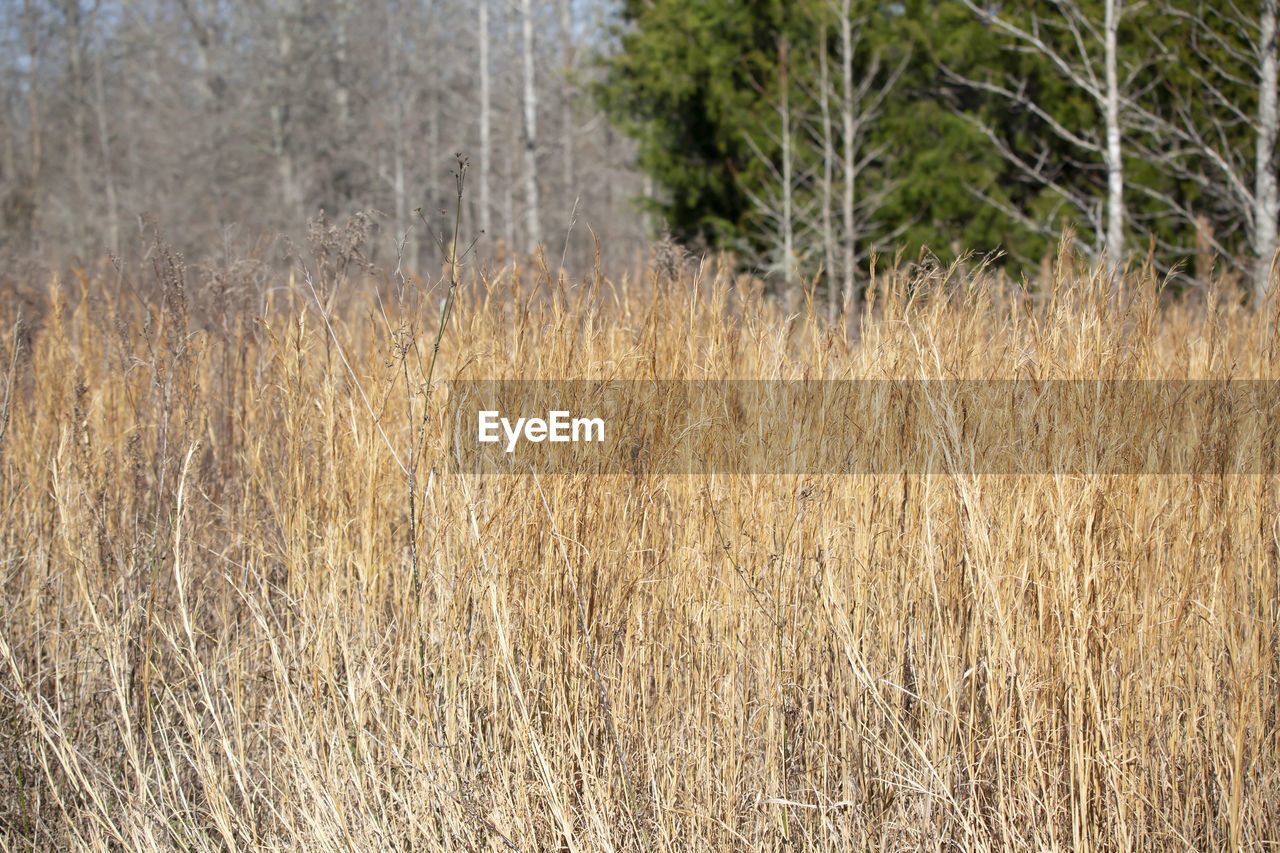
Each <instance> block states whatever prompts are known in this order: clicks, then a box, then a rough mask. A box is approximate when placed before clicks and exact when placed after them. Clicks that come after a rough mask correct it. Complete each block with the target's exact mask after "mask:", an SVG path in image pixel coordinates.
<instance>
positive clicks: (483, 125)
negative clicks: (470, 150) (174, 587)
mask: <svg viewBox="0 0 1280 853" xmlns="http://www.w3.org/2000/svg"><path fill="white" fill-rule="evenodd" d="M479 4H480V24H479V27H478V33H479V44H478V45H477V46H478V47H479V61H480V230H481V231H482V232H483V233H485V234H488V233H489V231H490V228H491V227H492V225H493V222H492V220H491V219H490V213H489V212H490V210H491V209H492V200H491V199H490V197H489V192H490V190H489V175H490V172H491V169H492V166H491V156H492V140H491V133H490V119H491V115H492V97H493V96H492V94H491V92H490V90H489V0H479Z"/></svg>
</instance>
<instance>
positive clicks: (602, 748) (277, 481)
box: [0, 253, 1280, 853]
mask: <svg viewBox="0 0 1280 853" xmlns="http://www.w3.org/2000/svg"><path fill="white" fill-rule="evenodd" d="M343 266H344V265H342V264H336V263H332V262H329V261H326V260H325V259H323V258H321V259H320V262H317V263H316V264H315V265H314V266H313V268H312V272H311V274H310V275H309V276H307V277H298V278H296V279H295V280H293V281H292V282H288V281H285V280H283V279H277V278H274V277H272V276H270V275H267V274H265V273H262V272H261V271H257V272H254V273H253V274H250V273H249V272H244V271H242V272H241V273H239V274H230V273H227V274H223V275H219V276H214V275H212V274H204V273H199V272H197V271H194V270H190V269H187V268H185V267H184V266H183V265H182V263H181V262H180V260H179V259H176V258H172V257H171V256H167V255H165V254H164V253H159V254H158V255H157V256H156V258H155V259H154V262H153V268H148V269H146V270H145V272H136V271H135V272H134V273H132V274H130V275H125V276H123V278H121V277H120V276H118V275H117V273H116V272H115V271H114V270H112V269H110V268H109V267H105V266H104V268H103V269H102V270H101V271H96V272H89V273H84V274H82V275H81V276H80V277H79V278H78V279H73V280H70V281H66V282H63V283H62V284H61V285H60V286H58V287H56V288H54V289H52V291H51V292H52V296H51V298H50V301H49V304H48V310H47V311H45V312H44V313H43V314H42V316H34V315H33V314H32V313H31V312H30V310H29V309H28V310H27V311H26V314H25V317H24V319H23V321H22V323H21V324H18V323H17V321H18V313H19V312H18V302H17V301H16V300H5V301H4V302H0V313H2V314H4V315H5V316H3V317H0V319H2V320H3V321H4V323H5V326H4V327H3V330H2V331H0V357H2V358H3V367H4V368H5V373H6V375H7V376H8V385H7V386H6V388H7V400H8V404H9V406H8V408H9V412H8V419H7V423H6V425H5V427H4V433H3V437H2V438H0V581H2V582H3V589H4V605H5V606H4V609H3V613H0V846H3V847H6V848H7V849H10V850H15V851H16V850H26V849H40V850H52V849H93V850H118V849H128V850H248V849H273V850H274V849H280V850H306V851H327V850H355V851H365V850H406V851H407V850H413V851H429V850H444V851H454V850H502V849H512V850H521V851H607V850H634V851H646V853H647V851H655V850H682V851H683V850H689V851H694V850H698V851H701V850H707V851H713V850H714V851H720V850H744V851H745V850H784V849H791V850H814V851H817V850H831V851H844V850H868V851H870V850H875V851H881V850H884V851H890V850H939V851H943V850H946V851H951V850H1013V851H1039V850H1117V851H1119V850H1227V849H1233V850H1245V849H1250V850H1257V851H1263V850H1275V849H1277V845H1278V844H1280V733H1278V729H1277V710H1278V708H1277V706H1278V704H1280V682H1278V678H1280V657H1278V649H1277V642H1278V637H1277V604H1278V602H1277V597H1278V584H1280V572H1278V560H1280V556H1278V551H1277V540H1278V537H1280V521H1278V519H1280V514H1278V513H1277V485H1278V480H1277V477H1276V476H1274V475H1270V476H1222V475H1219V474H1214V473H1213V472H1212V471H1211V470H1198V469H1196V468H1195V467H1194V466H1193V467H1192V469H1191V470H1187V471H1185V472H1183V473H1179V474H1173V475H1161V476H1113V477H1082V476H1067V475H1055V474H1044V475H1040V476H1023V477H1005V476H994V475H963V474H958V475H955V476H942V475H930V476H923V475H913V474H901V475H894V476H890V475H877V476H871V475H862V476H857V475H848V476H818V477H799V476H756V477H727V476H722V475H712V474H707V475H703V476H667V475H663V476H658V475H651V476H593V477H588V476H581V477H575V476H551V477H539V478H537V479H535V478H533V477H531V476H521V477H513V476H508V477H478V476H472V475H465V476H464V475H460V474H457V473H451V472H450V471H449V470H448V467H447V465H446V464H445V461H444V453H445V451H446V441H445V436H446V434H447V429H446V424H445V422H444V420H445V419H444V416H443V412H444V396H445V393H446V389H445V385H444V384H443V380H447V379H449V378H452V377H457V376H467V377H491V378H497V377H525V378H566V377H568V378H577V377H599V376H608V377H613V378H627V377H629V378H664V379H672V378H674V379H680V378H697V377H717V378H726V377H732V378H746V379H757V378H763V379H785V378H801V377H807V378H850V377H861V378H876V377H884V378H918V377H931V378H994V377H1000V378H1010V377H1017V378H1034V379H1065V378H1073V379H1074V378H1095V377H1097V378H1265V379H1272V378H1275V377H1276V376H1277V365H1278V364H1280V362H1278V361H1277V356H1278V355H1280V344H1278V339H1277V334H1278V333H1280V324H1278V321H1277V314H1276V313H1275V312H1274V311H1268V310H1253V309H1250V308H1247V307H1244V308H1242V307H1239V301H1238V300H1236V299H1235V298H1234V296H1231V295H1230V294H1225V295H1224V294H1220V293H1216V292H1215V293H1210V294H1208V295H1206V296H1202V297H1200V298H1196V299H1188V300H1174V299H1171V298H1169V297H1167V296H1164V297H1161V296H1160V295H1159V294H1158V293H1157V285H1158V282H1157V281H1156V280H1155V279H1154V278H1153V276H1151V275H1150V274H1141V273H1140V274H1136V275H1133V276H1132V277H1130V278H1129V279H1127V281H1126V282H1125V284H1124V287H1123V289H1122V290H1121V291H1120V292H1117V293H1114V294H1112V293H1110V291H1109V290H1108V289H1107V288H1106V287H1103V286H1102V285H1101V284H1100V281H1099V277H1098V276H1097V275H1096V274H1093V273H1091V272H1090V271H1088V270H1084V269H1077V268H1075V267H1073V266H1072V264H1071V262H1070V261H1069V260H1064V261H1063V262H1062V265H1061V266H1060V268H1059V269H1058V270H1057V272H1056V277H1055V281H1054V282H1053V283H1052V286H1051V287H1049V288H1047V289H1046V290H1045V291H1044V292H1041V293H1039V294H1038V295H1029V294H1027V293H1024V292H1023V291H1021V290H1020V289H1019V288H1016V287H1012V286H1008V285H1005V284H1001V283H1000V282H999V281H998V280H997V279H996V278H995V277H991V276H985V275H983V274H982V273H981V272H980V271H977V270H962V269H956V270H952V271H949V272H948V271H934V272H927V271H917V272H915V273H911V274H904V275H901V276H896V277H895V276H889V277H886V278H884V279H882V280H881V281H880V282H878V284H877V286H876V288H875V289H874V299H873V300H872V302H871V305H870V307H869V309H868V311H867V312H866V314H865V315H864V316H860V317H855V318H848V319H847V322H842V323H841V324H838V325H837V326H836V327H834V328H833V327H831V326H829V325H827V324H826V322H825V321H824V320H822V319H821V318H820V317H816V316H815V313H817V314H820V313H821V309H818V308H814V307H812V306H810V305H808V304H807V303H805V302H804V301H801V302H800V303H799V304H798V305H797V306H796V307H795V310H794V313H793V314H791V315H788V314H786V313H785V312H784V309H783V307H781V306H780V305H779V304H778V303H777V301H775V300H773V299H771V298H766V297H762V296H761V295H760V294H759V293H758V292H756V291H755V290H753V289H752V287H751V284H750V282H746V281H735V280H733V279H732V278H731V277H730V276H728V275H726V274H724V273H723V272H722V271H720V270H718V269H717V268H716V267H715V266H714V265H708V266H707V268H706V269H704V270H703V271H702V273H701V274H700V275H699V276H697V277H696V279H694V280H691V279H690V278H688V277H686V275H685V274H684V273H677V275H676V279H675V280H672V279H671V278H670V277H669V276H667V275H666V274H664V273H662V272H660V271H657V270H655V269H649V270H646V271H644V272H643V273H641V274H638V275H635V276H633V277H631V278H630V279H627V280H619V281H617V282H612V281H608V280H602V279H601V278H600V277H599V276H598V275H597V276H591V275H588V276H587V277H586V278H585V279H583V280H581V281H572V282H571V281H567V280H564V279H560V280H556V277H555V276H553V275H550V274H548V273H547V272H546V269H545V267H544V266H542V265H539V264H535V265H533V266H532V267H528V268H522V269H517V268H513V267H511V266H507V267H504V268H502V269H493V270H486V271H481V270H480V269H478V268H469V269H465V270H463V271H462V273H461V277H462V283H461V284H460V286H459V288H458V289H457V299H456V302H455V303H454V304H453V306H452V311H451V314H450V316H449V317H448V318H446V321H445V323H444V327H445V328H444V334H443V343H442V345H441V347H440V354H439V362H438V364H436V366H435V368H434V382H435V388H434V391H433V392H432V394H431V396H430V397H429V398H428V397H427V396H426V394H425V392H426V386H425V384H424V382H425V380H426V376H427V374H428V372H429V370H430V368H429V366H428V365H429V362H430V359H431V353H432V342H433V340H434V339H435V332H436V328H437V324H438V323H439V322H440V317H441V307H442V301H443V298H444V296H445V293H446V289H445V285H442V284H441V283H440V282H437V281H434V280H433V281H432V282H428V283H427V284H426V285H414V284H412V283H410V285H409V286H408V287H406V288H403V289H402V288H401V287H400V283H397V282H396V281H394V279H393V277H390V276H388V277H384V279H383V280H381V282H380V283H379V279H378V278H377V277H376V276H374V277H366V276H364V275H356V274H355V273H354V272H352V271H351V270H346V271H344V270H343ZM246 269H248V268H246ZM236 275H239V276H240V277H239V278H237V277H236ZM308 280H309V282H310V283H308ZM313 287H314V290H313ZM375 292H378V293H380V294H381V301H379V300H378V299H376V298H375ZM317 298H318V299H319V300H320V304H321V305H323V306H324V308H323V311H321V310H318V306H317V302H316V300H317ZM10 365H12V369H9V368H10Z"/></svg>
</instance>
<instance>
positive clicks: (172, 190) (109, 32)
mask: <svg viewBox="0 0 1280 853" xmlns="http://www.w3.org/2000/svg"><path fill="white" fill-rule="evenodd" d="M606 11H607V8H606V6H605V5H604V4H602V3H600V2H596V0H360V2H356V0H0V252H6V253H8V254H9V255H11V256H14V255H18V254H39V255H42V256H45V257H50V256H55V255H56V256H61V257H66V256H69V255H72V254H78V255H80V256H81V257H82V258H85V259H90V258H94V257H101V256H102V254H103V253H105V252H108V251H110V252H128V251H129V250H130V249H131V248H136V247H138V246H140V245H142V244H143V242H144V238H145V232H146V231H147V228H146V227H145V225H143V226H141V227H140V218H139V217H140V215H142V214H148V215H149V216H150V217H151V218H152V219H153V220H154V221H155V222H156V223H157V224H158V225H159V226H160V228H161V229H162V230H163V231H164V233H165V235H166V238H167V239H168V240H169V241H170V242H171V243H172V244H173V245H175V246H176V247H177V248H179V249H182V250H184V251H186V252H188V253H189V254H190V255H192V256H193V257H198V256H203V255H208V254H217V253H220V252H222V251H224V247H226V246H227V245H228V243H229V242H231V243H234V244H235V248H236V251H241V250H243V248H244V246H245V245H246V244H253V243H254V242H255V241H258V240H260V239H261V238H262V237H263V236H264V235H266V236H267V237H268V238H270V237H273V236H275V235H285V236H286V237H289V238H291V239H290V240H285V241H281V242H278V243H275V244H273V245H272V246H271V247H268V248H266V249H262V248H261V247H260V249H261V250H262V251H263V252H266V253H270V252H274V253H275V256H276V257H280V256H281V254H282V251H281V250H282V249H283V250H285V251H287V249H288V245H289V243H290V242H292V243H294V244H296V243H300V242H302V241H303V240H304V239H305V236H306V234H307V223H308V222H312V221H314V220H315V218H316V217H317V216H318V215H319V213H320V211H322V210H323V211H324V213H325V216H326V217H327V219H328V221H330V222H339V223H340V222H342V221H343V220H344V219H345V217H346V216H347V215H348V214H351V213H352V212H354V211H358V210H366V209H373V210H376V211H378V214H377V215H375V216H374V217H373V222H374V223H375V224H376V225H378V226H380V227H381V229H382V236H381V237H380V239H378V240H377V241H375V242H376V243H377V245H378V246H379V247H380V251H381V252H382V257H381V258H380V259H381V260H389V261H390V262H392V263H393V264H394V262H395V261H396V260H397V257H396V255H397V252H399V253H400V254H401V255H402V256H403V260H404V261H405V263H406V264H408V265H409V266H411V267H425V265H427V264H438V263H439V257H440V254H439V251H438V250H437V249H436V247H435V246H434V245H433V242H434V241H435V240H436V239H438V236H439V234H440V233H441V232H442V231H445V230H447V227H446V225H445V223H446V220H447V221H448V223H449V226H450V227H451V222H452V208H453V204H454V195H455V187H454V180H453V177H452V170H453V168H454V167H455V157H454V155H455V153H456V152H461V153H462V154H464V155H465V156H467V157H468V158H469V160H470V170H469V175H468V182H467V194H466V197H465V199H464V202H463V205H464V206H463V219H464V222H463V228H464V233H465V234H467V235H469V236H471V235H475V234H477V233H478V232H480V231H481V230H484V231H485V232H486V234H485V236H484V237H483V238H482V239H481V241H480V244H479V245H480V247H481V248H482V249H485V250H487V251H490V252H502V251H510V252H520V253H523V252H526V251H527V250H529V249H530V248H531V246H532V245H533V244H534V243H536V242H539V241H542V242H545V244H546V247H547V248H546V252H547V256H548V258H551V257H552V256H554V259H555V260H556V261H559V259H560V258H561V257H562V255H563V254H564V253H565V252H566V250H567V251H568V253H569V254H570V256H571V257H572V258H576V259H577V260H579V261H583V262H586V261H589V260H590V259H591V256H592V254H593V252H594V245H593V240H592V237H591V233H590V231H589V230H588V226H589V227H591V228H594V229H595V230H596V231H597V232H598V233H599V235H600V238H601V246H602V249H603V250H604V251H605V252H606V254H608V253H610V252H613V253H614V254H615V255H619V256H620V257H619V260H621V259H622V258H625V259H626V260H627V261H629V260H630V259H631V257H632V255H631V254H629V252H632V251H634V249H635V247H637V246H639V245H642V244H643V242H644V239H645V236H646V235H645V234H644V233H643V231H642V227H643V226H642V223H641V222H640V220H639V218H638V217H637V216H636V215H635V214H634V208H633V205H632V202H631V199H632V198H633V197H634V196H636V195H638V194H639V193H640V191H641V185H640V181H639V178H638V176H637V175H636V173H635V172H634V171H633V170H632V169H631V168H630V167H629V164H630V163H631V161H632V159H633V152H634V145H633V144H632V143H631V142H630V141H629V140H627V139H626V138H625V137H623V136H622V135H620V134H617V133H616V132H615V131H614V130H613V129H612V128H611V127H610V125H609V124H608V122H606V121H604V120H603V116H602V115H600V113H599V110H596V109H594V108H593V107H591V106H590V105H589V104H588V103H586V100H585V99H584V98H583V97H582V92H583V90H584V87H585V86H586V85H587V84H588V83H589V82H590V80H591V75H593V74H596V73H598V72H597V70H596V69H595V68H594V67H593V66H592V65H591V64H590V63H589V62H588V61H587V60H588V59H589V57H590V55H591V53H592V52H593V51H594V50H596V49H597V48H598V46H599V44H600V40H601V38H602V34H603V33H604V32H605V29H606V25H607V24H608V23H609V22H608V21H607V20H606V18H605V13H606ZM531 190H532V191H533V194H532V195H531V194H530V191H531ZM419 211H420V214H419ZM442 211H448V214H449V215H448V216H447V217H446V216H444V215H442ZM400 242H403V248H402V249H400V250H397V249H396V248H395V246H396V244H397V243H400Z"/></svg>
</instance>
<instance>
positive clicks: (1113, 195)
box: [1104, 0, 1125, 270]
mask: <svg viewBox="0 0 1280 853" xmlns="http://www.w3.org/2000/svg"><path fill="white" fill-rule="evenodd" d="M1120 3H1121V0H1107V2H1106V21H1105V24H1104V27H1105V30H1106V36H1105V38H1106V46H1105V57H1104V62H1105V64H1106V78H1107V79H1106V87H1107V88H1106V103H1105V111H1106V126H1107V148H1106V168H1107V247H1106V257H1107V265H1108V266H1110V267H1111V268H1112V269H1113V270H1119V268H1120V265H1121V264H1122V263H1123V262H1124V218H1125V214H1124V164H1123V162H1122V160H1121V154H1122V152H1121V144H1120V81H1119V71H1118V69H1117V67H1116V65H1117V56H1116V54H1117V45H1116V41H1117V39H1116V35H1117V31H1118V30H1119V26H1120V9H1119V8H1118V7H1119V5H1120Z"/></svg>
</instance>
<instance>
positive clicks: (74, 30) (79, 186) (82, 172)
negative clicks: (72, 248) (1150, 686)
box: [62, 0, 89, 247]
mask: <svg viewBox="0 0 1280 853" xmlns="http://www.w3.org/2000/svg"><path fill="white" fill-rule="evenodd" d="M62 16H63V18H62V25H63V36H64V38H65V39H66V47H67V73H68V76H69V77H70V78H71V79H70V82H71V92H70V94H71V174H72V179H73V182H74V186H75V188H76V196H77V197H78V198H79V199H80V204H82V205H83V204H84V202H85V200H87V199H88V197H89V188H88V169H87V168H86V165H85V160H86V159H87V157H86V154H85V150H84V149H85V129H84V104H85V102H86V98H85V96H84V53H83V51H82V50H81V49H80V39H81V35H82V33H83V21H82V20H81V14H80V3H79V0H63V3H62ZM86 218H87V217H85V216H83V215H73V216H72V217H71V223H70V225H71V239H72V241H73V242H74V243H75V244H76V246H77V247H81V246H82V244H83V242H84V236H85V232H84V220H85V219H86Z"/></svg>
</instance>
